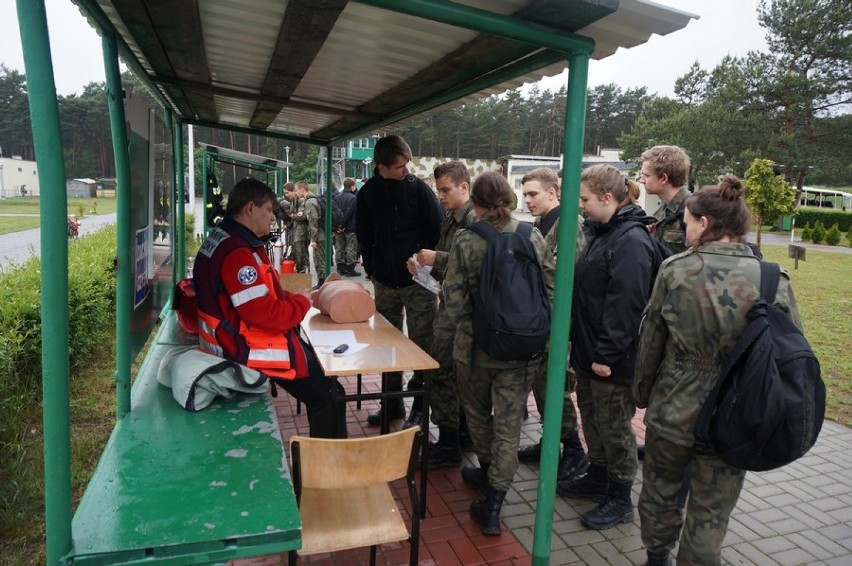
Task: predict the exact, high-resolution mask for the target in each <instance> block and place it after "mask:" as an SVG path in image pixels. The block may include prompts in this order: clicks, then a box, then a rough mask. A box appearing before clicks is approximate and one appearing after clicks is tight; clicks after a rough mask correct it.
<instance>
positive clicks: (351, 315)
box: [311, 273, 376, 324]
mask: <svg viewBox="0 0 852 566" xmlns="http://www.w3.org/2000/svg"><path fill="white" fill-rule="evenodd" d="M311 302H312V303H313V305H314V307H316V308H317V309H319V311H320V313H322V314H324V315H327V316H328V317H329V318H331V320H333V321H334V322H336V323H338V324H342V323H347V322H365V321H366V320H368V319H369V318H370V317H371V316H373V313H375V312H376V301H375V299H373V297H372V296H371V295H370V293H369V292H367V290H366V289H365V288H364V287H363V286H361V285H360V284H359V283H355V282H354V281H345V280H343V279H342V278H341V277H340V275H339V274H338V273H332V274H331V275H330V276H329V277H328V279H326V280H325V283H323V285H322V286H321V287H320V288H319V289H317V290H316V291H314V292H313V293H311Z"/></svg>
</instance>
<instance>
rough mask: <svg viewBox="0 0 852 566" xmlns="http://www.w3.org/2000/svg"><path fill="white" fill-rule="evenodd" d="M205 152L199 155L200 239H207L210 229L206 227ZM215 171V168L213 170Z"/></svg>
mask: <svg viewBox="0 0 852 566" xmlns="http://www.w3.org/2000/svg"><path fill="white" fill-rule="evenodd" d="M207 161H208V159H207V150H206V149H205V150H204V153H202V154H201V186H202V187H203V189H202V190H201V210H202V211H203V212H202V214H203V215H204V218H202V221H203V222H202V223H201V225H202V226H203V227H204V228H203V229H204V233H203V234H201V237H202V238H206V237H207V232H208V230H210V227H209V226H207ZM214 171H215V168H214Z"/></svg>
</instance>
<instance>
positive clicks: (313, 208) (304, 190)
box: [296, 181, 325, 289]
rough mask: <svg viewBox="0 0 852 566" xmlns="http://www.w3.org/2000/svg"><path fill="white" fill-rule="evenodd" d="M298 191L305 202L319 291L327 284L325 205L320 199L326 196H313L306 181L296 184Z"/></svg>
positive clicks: (309, 239)
mask: <svg viewBox="0 0 852 566" xmlns="http://www.w3.org/2000/svg"><path fill="white" fill-rule="evenodd" d="M296 191H297V194H298V195H299V199H301V200H302V202H304V209H303V210H304V212H305V218H306V219H307V224H308V235H307V237H308V242H309V244H308V246H309V247H310V249H312V250H313V251H314V274H315V275H316V276H317V284H316V286H315V287H314V289H319V288H320V286H321V285H322V284H323V283H324V282H325V222H324V221H323V217H322V211H323V205H322V204H320V199H321V198H322V199H324V198H325V195H320V196H317V195H315V194H313V193H312V192H311V190H310V188H309V187H308V184H307V183H306V182H305V181H299V182H298V183H296Z"/></svg>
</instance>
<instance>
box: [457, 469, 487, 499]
mask: <svg viewBox="0 0 852 566" xmlns="http://www.w3.org/2000/svg"><path fill="white" fill-rule="evenodd" d="M490 465H491V464H480V466H481V467H479V468H477V467H476V466H465V467H464V468H462V469H461V476H462V481H464V483H466V484H467V485H469V486H470V487H472V488H473V489H475V490H477V491H478V492H479V493H482V494H483V495H484V494H485V492H486V491H487V489H488V467H489V466H490Z"/></svg>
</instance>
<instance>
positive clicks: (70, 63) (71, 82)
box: [0, 0, 766, 96]
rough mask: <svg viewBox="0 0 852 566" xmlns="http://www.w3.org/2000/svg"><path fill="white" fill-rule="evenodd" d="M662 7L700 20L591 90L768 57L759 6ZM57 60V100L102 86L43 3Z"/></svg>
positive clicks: (79, 42)
mask: <svg viewBox="0 0 852 566" xmlns="http://www.w3.org/2000/svg"><path fill="white" fill-rule="evenodd" d="M657 3H659V4H664V5H667V6H671V7H673V8H677V9H679V10H682V11H685V12H689V13H692V14H696V15H698V16H700V19H698V20H693V21H692V22H690V23H689V25H688V26H687V27H686V28H685V29H683V30H680V31H677V32H675V33H673V34H670V35H668V36H666V37H659V36H652V37H651V39H650V41H648V42H647V43H645V44H643V45H640V46H638V47H634V48H633V49H627V50H625V49H620V50H619V51H618V52H616V53H615V54H614V55H612V56H610V57H608V58H606V59H603V60H602V61H591V62H590V64H589V87H594V86H597V85H600V84H607V83H615V84H617V85H619V86H620V87H622V88H623V89H628V88H634V87H639V86H646V87H648V92H649V93H657V94H660V95H667V96H671V95H672V94H673V88H674V83H675V80H676V79H677V78H678V77H679V76H681V75H683V74H684V73H686V72H687V71H688V70H689V67H690V65H692V63H693V62H695V61H698V62H699V64H700V65H701V66H702V67H704V68H705V69H712V68H713V67H714V66H715V65H716V64H717V63H719V62H720V61H721V60H722V58H723V57H724V56H725V55H727V54H731V55H736V56H741V55H745V54H746V53H747V52H748V51H749V50H754V51H765V49H766V41H765V38H764V36H765V33H764V30H763V28H761V27H760V26H759V25H758V23H757V5H758V3H759V0H657ZM45 5H46V9H47V19H48V26H49V30H50V37H51V49H52V52H53V63H54V76H55V80H56V88H57V91H58V92H59V93H60V94H63V95H68V94H73V93H78V94H79V93H80V92H82V90H83V86H85V85H86V84H88V83H90V82H92V81H103V80H105V79H104V70H103V54H102V51H101V41H100V37H98V35H97V33H95V31H94V29H93V28H91V27H90V26H89V25H88V23H87V22H86V20H85V19H84V18H83V17H82V16H81V15H80V11H79V10H78V9H77V7H76V6H75V5H74V4H72V3H71V1H70V0H45ZM15 16H16V8H15V0H0V63H3V64H5V65H6V67H8V68H10V69H16V70H18V71H20V72H22V73H23V72H24V61H23V54H22V52H21V38H20V32H19V29H18V25H17V18H16V17H15ZM565 82H566V78H565V76H560V77H557V78H554V79H548V80H545V81H544V83H543V84H542V87H543V88H550V89H552V90H555V89H557V88H558V87H559V86H560V85H562V84H564V83H565Z"/></svg>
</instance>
